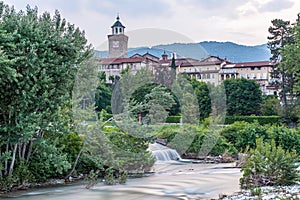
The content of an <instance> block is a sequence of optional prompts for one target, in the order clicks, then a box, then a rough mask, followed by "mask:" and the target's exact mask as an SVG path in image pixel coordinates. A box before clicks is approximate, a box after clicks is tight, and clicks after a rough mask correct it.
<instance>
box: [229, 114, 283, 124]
mask: <svg viewBox="0 0 300 200" xmlns="http://www.w3.org/2000/svg"><path fill="white" fill-rule="evenodd" d="M237 121H244V122H249V123H252V122H254V121H257V122H258V123H259V124H260V125H264V124H279V123H280V117H279V116H226V119H225V122H224V123H225V124H233V123H234V122H237Z"/></svg>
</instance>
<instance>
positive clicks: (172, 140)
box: [156, 124, 237, 155]
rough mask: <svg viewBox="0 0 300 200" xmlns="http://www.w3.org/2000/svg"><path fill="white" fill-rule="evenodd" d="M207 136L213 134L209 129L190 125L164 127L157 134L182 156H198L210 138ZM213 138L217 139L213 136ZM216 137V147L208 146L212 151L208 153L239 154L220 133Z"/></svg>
mask: <svg viewBox="0 0 300 200" xmlns="http://www.w3.org/2000/svg"><path fill="white" fill-rule="evenodd" d="M207 134H211V132H209V131H208V129H207V128H204V127H203V126H201V127H199V126H195V125H188V124H184V125H182V126H181V127H180V126H178V125H173V126H170V125H168V126H164V127H163V128H162V129H161V130H160V131H159V132H158V133H156V135H157V137H158V138H162V139H165V141H166V142H167V145H168V146H170V147H172V148H174V149H176V150H177V152H178V153H179V154H181V155H183V154H184V153H196V154H198V153H199V152H200V149H201V147H202V145H203V140H204V138H207V137H209V136H207ZM211 136H212V137H215V136H213V134H212V135H211ZM216 137H217V139H218V141H217V143H216V145H215V144H208V146H207V149H208V150H210V149H211V148H212V149H211V151H210V152H207V153H210V154H212V155H222V154H223V153H224V152H225V151H226V150H227V151H228V152H229V153H233V154H235V153H237V150H236V149H235V147H234V146H233V145H232V144H230V143H228V142H227V141H226V139H225V138H224V137H223V136H220V135H219V133H217V135H216ZM213 143H214V142H213ZM212 145H214V147H212Z"/></svg>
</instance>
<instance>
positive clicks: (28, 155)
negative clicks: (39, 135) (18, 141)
mask: <svg viewBox="0 0 300 200" xmlns="http://www.w3.org/2000/svg"><path fill="white" fill-rule="evenodd" d="M32 143H33V142H32V140H30V143H29V149H28V153H27V158H26V163H28V162H29V159H30V156H31V152H32Z"/></svg>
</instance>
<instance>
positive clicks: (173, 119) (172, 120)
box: [166, 116, 181, 123]
mask: <svg viewBox="0 0 300 200" xmlns="http://www.w3.org/2000/svg"><path fill="white" fill-rule="evenodd" d="M180 118H181V116H168V117H167V119H166V123H180Z"/></svg>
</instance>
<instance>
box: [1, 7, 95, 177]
mask: <svg viewBox="0 0 300 200" xmlns="http://www.w3.org/2000/svg"><path fill="white" fill-rule="evenodd" d="M0 21H1V22H0V46H1V47H0V48H1V55H4V59H2V61H3V62H1V63H0V64H1V70H0V73H1V78H0V94H1V98H0V114H1V117H0V120H1V121H0V134H1V144H0V150H1V153H0V157H1V159H0V160H1V161H2V162H1V168H0V177H1V179H2V178H8V179H9V180H11V179H12V177H13V176H14V169H15V167H16V165H20V163H21V161H22V162H23V163H25V165H27V166H33V165H32V162H31V161H32V160H34V159H32V158H33V157H34V158H35V159H36V161H38V159H37V158H39V157H41V156H43V160H42V162H44V163H49V165H51V166H52V167H54V168H55V169H53V168H51V169H50V170H55V172H49V174H50V175H53V174H55V173H63V171H65V170H66V169H67V168H69V167H70V165H68V164H67V163H66V162H65V161H66V160H65V159H66V158H65V157H64V155H59V154H60V152H59V151H58V149H59V148H58V147H57V146H56V144H57V143H55V142H54V141H56V139H55V138H57V137H58V136H59V135H61V134H63V133H66V132H69V131H70V128H71V126H70V125H71V118H70V115H71V114H70V106H71V95H72V88H73V84H74V77H75V75H76V73H77V70H78V65H79V64H80V63H81V62H82V61H84V60H86V59H87V58H89V57H90V56H91V55H92V50H91V46H90V45H87V40H86V38H85V34H84V32H82V31H80V30H79V29H78V28H76V27H75V26H74V25H73V24H70V23H68V22H67V21H66V20H65V19H63V18H62V17H61V15H60V14H59V12H58V11H56V12H55V14H54V16H53V17H51V15H50V14H49V13H48V12H45V13H43V14H42V15H38V9H37V7H35V8H31V7H29V6H27V9H26V11H19V12H17V11H16V10H15V9H14V8H13V7H9V6H7V5H5V4H4V3H3V2H0ZM0 60H1V59H0ZM3 73H5V74H8V76H6V75H5V76H3ZM54 150H55V151H56V152H55V153H54V152H53V154H52V155H49V156H46V155H47V154H48V153H51V152H52V151H54ZM55 155H57V156H58V157H55ZM53 156H54V157H53ZM51 157H52V158H51ZM49 159H52V161H49ZM46 161H47V162H46ZM48 161H49V162H48ZM58 161H61V162H60V163H56V162H58ZM38 162H41V161H38ZM53 162H55V163H53ZM55 166H56V167H55ZM38 167H42V166H37V168H38ZM40 170H42V168H40Z"/></svg>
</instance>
